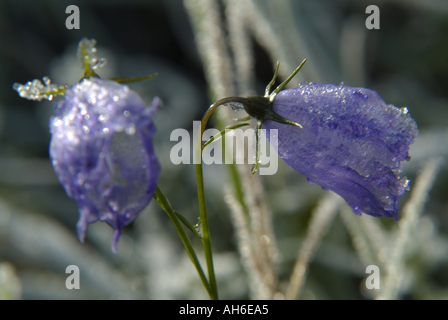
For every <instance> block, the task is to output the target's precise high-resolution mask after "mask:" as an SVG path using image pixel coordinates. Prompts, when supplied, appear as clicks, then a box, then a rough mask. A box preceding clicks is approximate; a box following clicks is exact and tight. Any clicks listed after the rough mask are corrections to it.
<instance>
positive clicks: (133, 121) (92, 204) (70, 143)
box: [50, 78, 160, 251]
mask: <svg viewBox="0 0 448 320" xmlns="http://www.w3.org/2000/svg"><path fill="white" fill-rule="evenodd" d="M159 105H160V100H159V99H157V98H156V99H154V101H153V102H152V104H151V105H150V106H149V107H148V108H146V107H145V104H144V102H143V101H142V100H141V98H140V97H139V96H138V95H137V93H135V92H134V91H132V90H130V89H129V87H127V86H125V85H122V84H119V83H116V82H115V81H112V80H105V79H99V78H89V79H83V80H82V81H81V82H80V83H79V84H76V85H74V86H71V87H69V88H67V89H66V91H65V99H64V100H63V101H61V102H59V103H58V104H57V105H56V106H55V108H54V109H55V114H56V115H55V116H54V117H53V118H52V119H51V121H50V130H51V133H52V137H51V143H50V157H51V159H52V162H53V167H54V169H55V171H56V174H57V176H58V178H59V181H60V182H61V184H62V185H63V186H64V188H65V190H66V192H67V194H68V195H69V197H71V198H73V199H74V200H76V202H77V203H78V209H79V221H78V224H77V233H78V237H79V239H80V241H83V239H84V237H85V234H86V229H87V225H88V224H89V223H93V222H96V221H98V220H100V221H105V222H107V223H108V224H109V225H110V226H111V227H112V228H114V236H113V244H112V245H113V250H114V251H116V246H117V241H118V238H119V236H120V233H121V230H122V228H123V227H124V226H125V225H128V224H129V223H131V222H132V221H133V220H134V219H135V218H137V216H138V215H139V213H140V212H141V211H142V210H143V209H144V208H145V207H146V206H147V205H148V203H149V202H150V200H151V198H152V196H153V195H154V193H155V190H156V183H157V179H158V176H159V173H160V166H159V163H158V161H157V158H156V156H155V153H154V149H153V143H152V137H153V136H154V133H155V127H154V125H153V123H152V118H153V115H154V112H155V109H156V108H157V107H158V106H159Z"/></svg>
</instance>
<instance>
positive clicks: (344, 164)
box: [263, 83, 418, 220]
mask: <svg viewBox="0 0 448 320" xmlns="http://www.w3.org/2000/svg"><path fill="white" fill-rule="evenodd" d="M273 110H274V111H275V112H276V113H278V114H279V115H281V116H283V117H285V118H288V119H289V120H292V121H294V122H298V123H300V124H301V125H302V126H303V129H300V128H297V127H295V126H291V125H285V124H282V123H278V122H274V121H271V120H267V121H265V122H264V124H263V127H264V128H266V129H278V154H279V156H280V157H281V158H282V159H283V160H284V161H285V162H286V163H287V164H288V165H289V166H290V167H292V168H293V169H294V170H296V171H298V172H300V173H301V174H303V175H304V176H305V177H306V178H307V179H308V181H309V182H312V183H317V184H318V185H320V186H321V187H322V189H324V190H332V191H334V192H335V193H337V194H339V195H340V196H342V197H343V198H344V199H345V201H346V202H347V203H348V204H349V205H350V207H351V208H352V210H353V211H354V212H355V213H357V214H361V213H363V212H364V213H366V214H369V215H372V216H374V217H393V218H394V219H395V220H398V199H399V198H400V197H401V196H402V195H403V193H404V191H405V189H406V188H407V187H408V184H409V180H407V179H406V177H403V178H400V177H399V173H400V172H401V166H402V165H401V162H402V161H403V160H409V159H410V157H409V154H408V151H409V146H410V145H411V144H412V143H413V142H414V140H415V139H416V137H417V135H418V130H417V124H416V123H415V121H414V119H412V118H411V116H410V115H409V113H408V110H407V108H401V109H399V108H397V107H395V106H393V105H388V104H386V103H385V102H384V101H383V99H381V97H380V96H379V95H378V94H377V93H376V92H375V91H372V90H369V89H365V88H353V87H349V86H344V85H333V84H325V85H324V84H317V83H309V84H304V85H301V86H299V87H298V88H295V89H288V90H283V91H280V92H279V94H278V95H277V96H276V97H275V99H274V102H273Z"/></svg>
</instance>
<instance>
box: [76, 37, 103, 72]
mask: <svg viewBox="0 0 448 320" xmlns="http://www.w3.org/2000/svg"><path fill="white" fill-rule="evenodd" d="M95 46H96V40H95V39H91V40H88V39H87V38H82V39H81V41H79V44H78V51H77V52H76V56H77V57H78V59H79V60H80V61H81V63H82V64H83V67H84V63H86V62H87V63H88V65H89V67H90V69H93V70H95V69H98V68H101V67H103V66H104V65H105V64H106V59H105V58H101V59H98V58H97V57H96V47H95ZM86 70H87V69H86Z"/></svg>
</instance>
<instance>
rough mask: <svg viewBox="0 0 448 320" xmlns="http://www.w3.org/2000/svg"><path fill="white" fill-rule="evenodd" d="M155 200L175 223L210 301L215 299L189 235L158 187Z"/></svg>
mask: <svg viewBox="0 0 448 320" xmlns="http://www.w3.org/2000/svg"><path fill="white" fill-rule="evenodd" d="M154 198H155V199H156V200H157V202H158V204H159V205H160V207H161V208H162V209H163V211H165V212H166V214H167V215H168V217H169V218H170V219H171V221H172V222H173V224H174V227H175V228H176V231H177V233H178V234H179V236H180V239H181V240H182V243H183V244H184V246H185V250H187V254H188V256H189V257H190V260H191V262H192V263H193V265H194V266H195V267H196V270H197V272H198V275H199V278H201V281H202V284H203V285H204V288H205V290H207V293H208V295H209V296H210V299H213V295H212V292H211V290H210V285H209V283H208V281H207V278H206V277H205V274H204V271H203V270H202V267H201V264H200V263H199V260H198V257H197V256H196V253H195V252H194V249H193V247H192V246H191V242H190V239H189V238H188V236H187V234H186V233H185V230H184V229H183V228H182V226H181V224H180V222H179V220H178V218H177V215H176V212H175V211H174V210H173V208H172V207H171V204H170V203H169V201H168V199H167V198H166V197H165V196H164V195H163V193H162V191H160V189H159V187H157V189H156V193H155V195H154Z"/></svg>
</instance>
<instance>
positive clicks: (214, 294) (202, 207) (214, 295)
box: [194, 97, 245, 300]
mask: <svg viewBox="0 0 448 320" xmlns="http://www.w3.org/2000/svg"><path fill="white" fill-rule="evenodd" d="M244 101H245V99H243V98H240V97H229V98H224V99H221V100H218V101H217V102H215V103H214V104H212V105H211V106H210V108H208V110H207V111H206V112H205V114H204V116H203V117H202V120H201V130H199V133H198V137H197V143H196V150H195V155H194V159H195V161H194V163H196V184H197V189H198V202H199V215H200V218H201V226H202V243H203V245H204V255H205V261H206V263H207V271H208V276H209V279H210V290H211V299H212V300H217V299H218V288H217V285H216V277H215V270H214V268H213V255H212V246H211V241H210V229H209V226H208V218H207V207H206V204H205V189H204V173H203V171H202V150H203V148H204V146H203V144H202V135H203V133H204V130H205V126H206V124H207V121H208V119H209V118H210V116H211V115H212V113H213V111H215V110H216V109H217V108H218V107H219V106H221V105H223V104H226V103H229V102H244Z"/></svg>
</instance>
